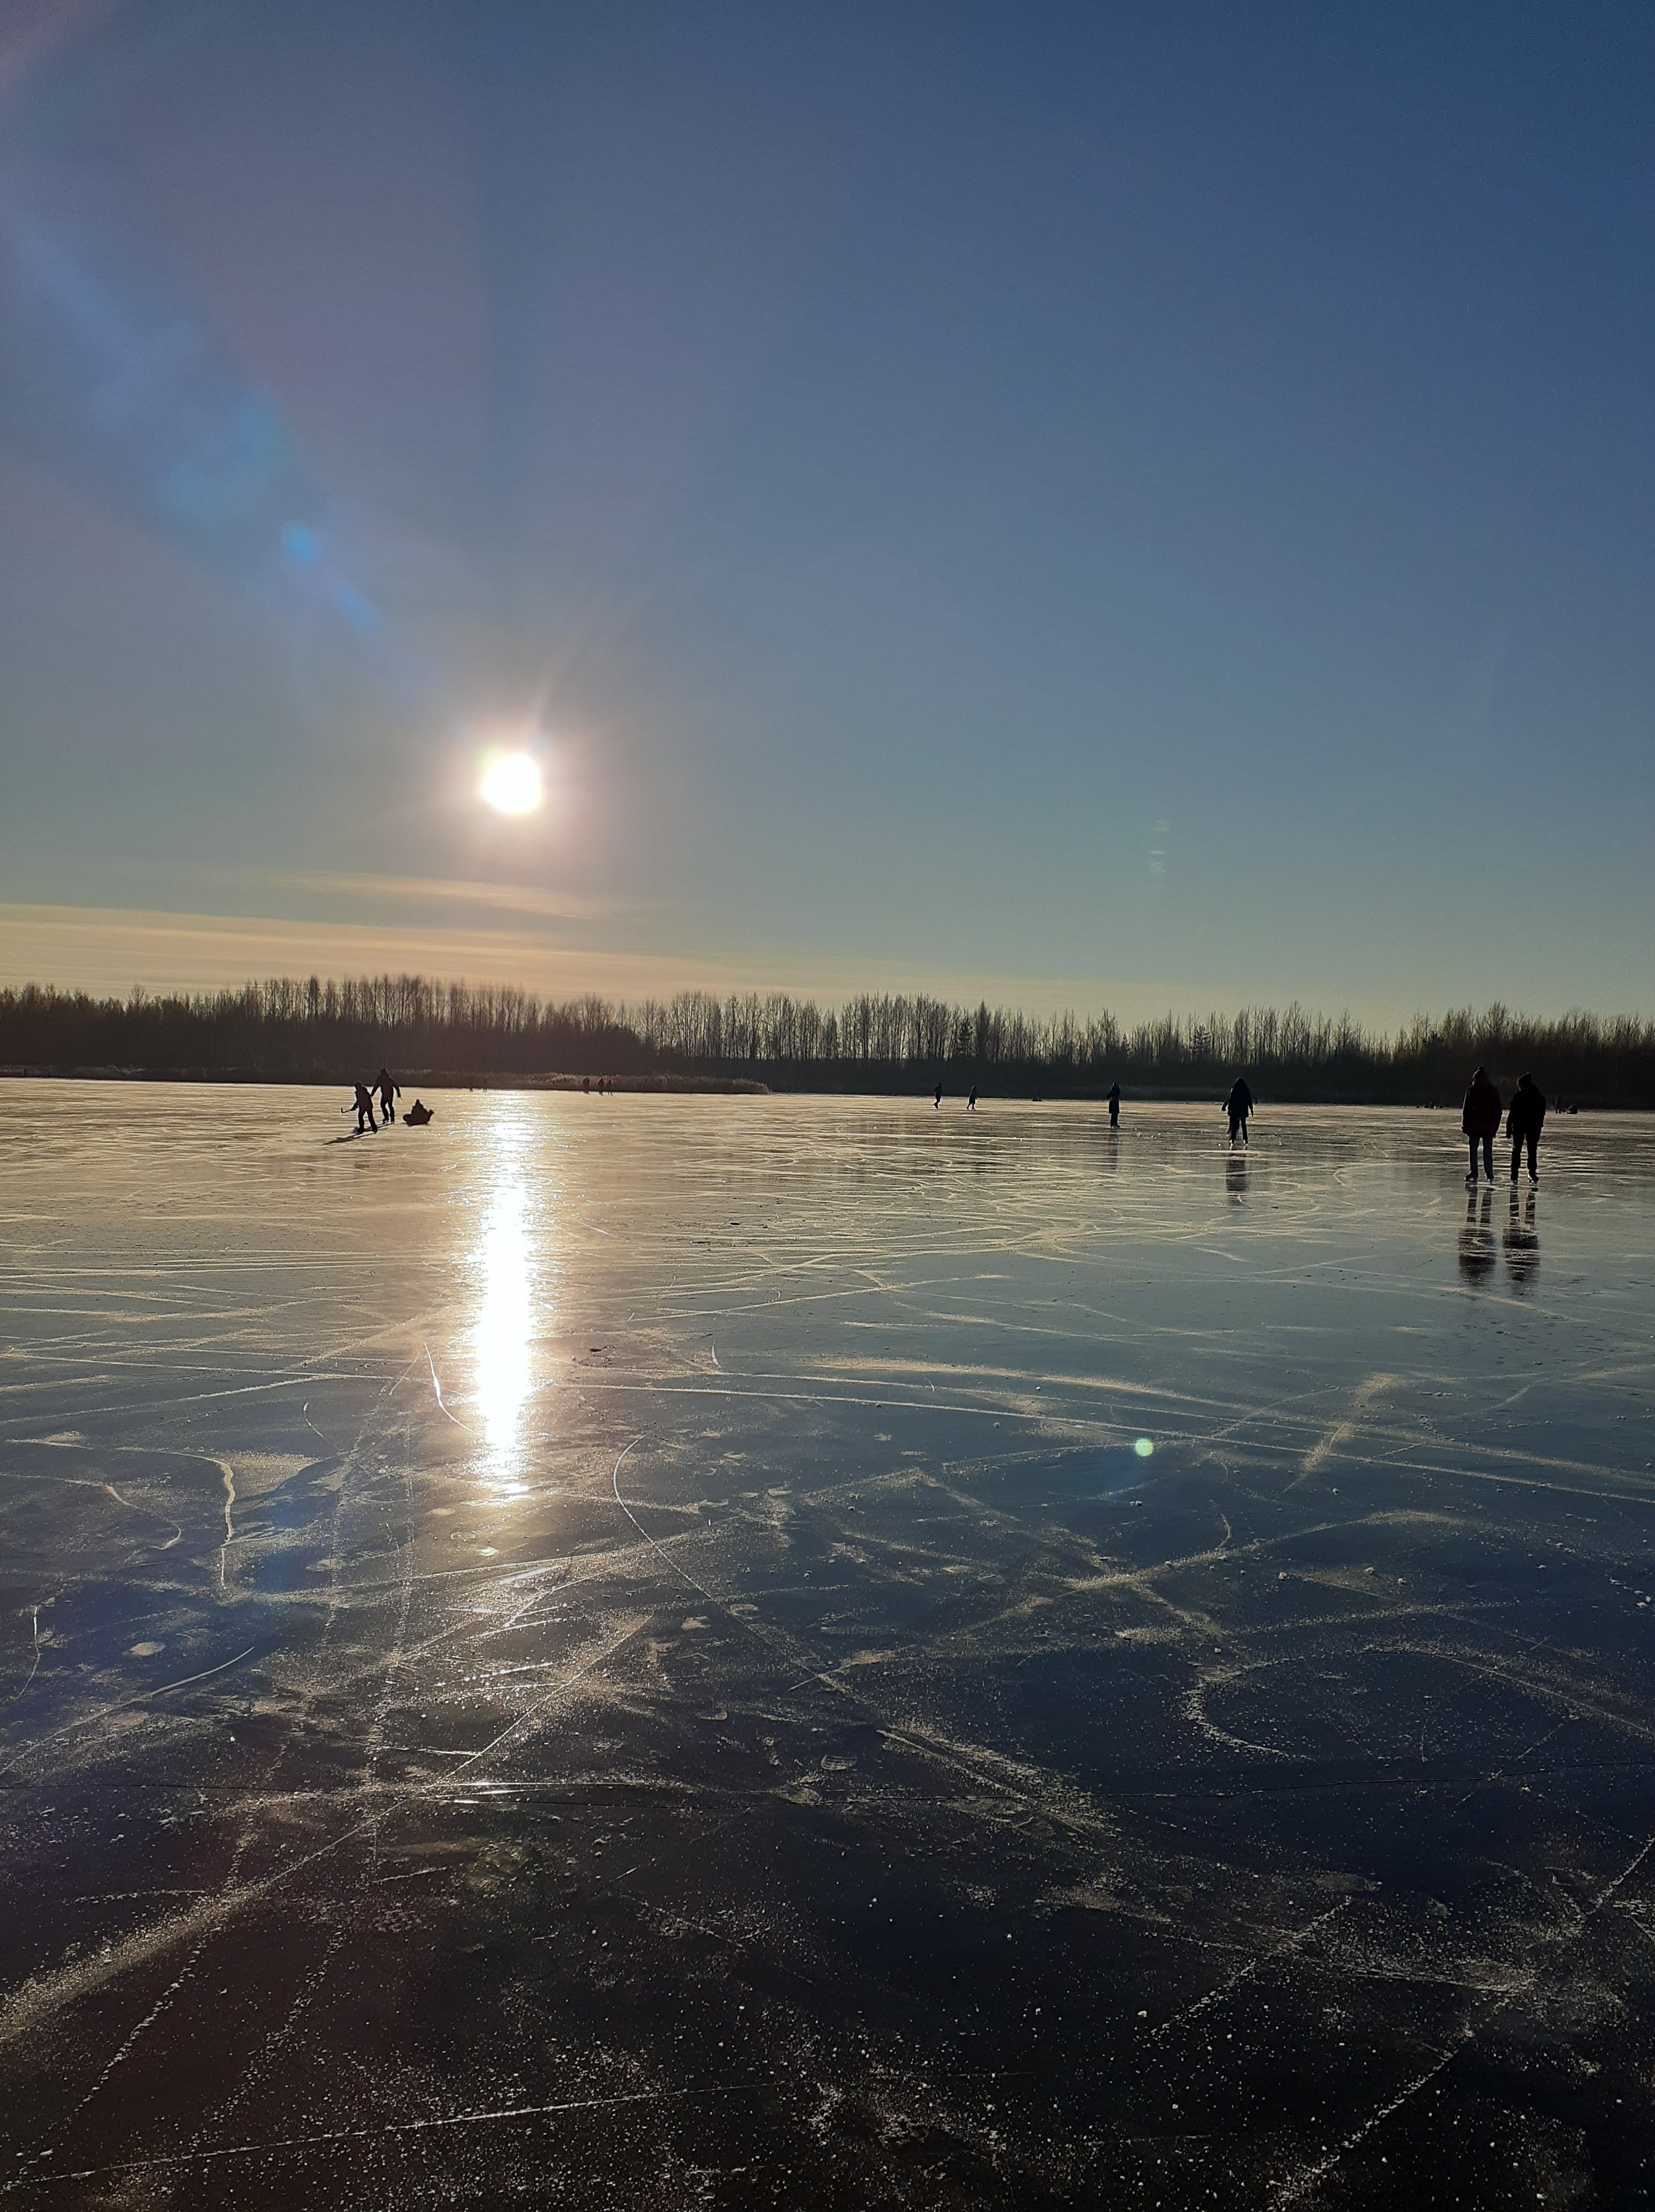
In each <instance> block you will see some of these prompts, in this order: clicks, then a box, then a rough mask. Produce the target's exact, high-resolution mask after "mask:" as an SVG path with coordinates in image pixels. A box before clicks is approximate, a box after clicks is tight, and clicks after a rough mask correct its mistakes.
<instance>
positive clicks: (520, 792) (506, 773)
mask: <svg viewBox="0 0 1655 2212" xmlns="http://www.w3.org/2000/svg"><path fill="white" fill-rule="evenodd" d="M482 789H483V796H484V799H486V800H487V801H488V803H489V805H490V806H492V807H493V808H494V810H495V811H496V813H497V814H532V812H533V811H534V810H535V808H536V807H537V806H538V805H539V804H540V798H541V785H540V764H539V763H538V761H535V760H532V759H531V758H530V757H529V756H528V754H527V753H502V755H501V756H500V757H499V759H498V760H495V761H490V763H489V766H488V768H487V769H485V771H484V777H483V786H482Z"/></svg>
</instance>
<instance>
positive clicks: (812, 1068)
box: [0, 975, 1655, 1107]
mask: <svg viewBox="0 0 1655 2212" xmlns="http://www.w3.org/2000/svg"><path fill="white" fill-rule="evenodd" d="M1479 1062H1481V1063H1482V1064H1483V1065H1484V1066H1487V1067H1488V1071H1489V1073H1491V1074H1492V1075H1493V1076H1494V1078H1495V1079H1496V1080H1497V1081H1499V1082H1500V1083H1502V1084H1503V1085H1506V1086H1507V1087H1508V1088H1509V1086H1510V1085H1512V1083H1513V1082H1514V1081H1515V1079H1516V1078H1517V1077H1518V1075H1519V1074H1520V1073H1523V1072H1524V1069H1532V1070H1533V1072H1534V1073H1535V1075H1536V1079H1537V1080H1538V1081H1539V1083H1540V1085H1541V1086H1542V1089H1543V1090H1546V1091H1549V1092H1550V1093H1551V1094H1552V1095H1553V1097H1563V1098H1565V1099H1567V1100H1568V1101H1569V1102H1571V1103H1577V1104H1580V1105H1586V1106H1590V1105H1604V1106H1609V1105H1612V1106H1642V1107H1649V1106H1655V1022H1650V1021H1646V1020H1643V1019H1640V1018H1637V1017H1635V1016H1630V1015H1628V1016H1620V1017H1615V1018H1604V1017H1603V1016H1600V1015H1597V1014H1588V1013H1571V1014H1566V1015H1564V1016H1563V1017H1561V1019H1558V1020H1555V1021H1540V1020H1536V1019H1533V1018H1530V1017H1529V1016H1527V1015H1523V1014H1514V1013H1512V1012H1510V1011H1509V1010H1508V1009H1507V1008H1506V1007H1505V1006H1488V1007H1486V1008H1485V1009H1484V1010H1483V1011H1482V1012H1481V1013H1478V1012H1473V1011H1472V1009H1471V1008H1469V1007H1465V1008H1463V1009H1462V1010H1461V1011H1459V1012H1455V1013H1450V1014H1446V1015H1445V1016H1443V1017H1442V1018H1440V1019H1439V1020H1430V1019H1427V1018H1426V1017H1425V1016H1423V1015H1421V1016H1419V1017H1418V1018H1416V1019H1415V1021H1414V1022H1413V1023H1412V1024H1410V1025H1409V1027H1408V1028H1407V1029H1405V1030H1402V1031H1400V1032H1399V1033H1398V1034H1396V1036H1382V1035H1378V1034H1376V1033H1374V1032H1372V1031H1371V1030H1365V1029H1363V1028H1362V1027H1360V1025H1359V1024H1356V1023H1354V1022H1353V1021H1352V1020H1351V1019H1350V1018H1349V1017H1348V1015H1341V1016H1340V1017H1339V1018H1337V1019H1336V1020H1335V1019H1330V1018H1329V1017H1328V1016H1326V1015H1323V1014H1309V1013H1306V1012H1305V1010H1304V1008H1303V1007H1302V1006H1298V1005H1293V1006H1289V1007H1287V1010H1286V1011H1285V1012H1281V1011H1279V1010H1278V1009H1276V1008H1275V1007H1274V1006H1252V1007H1246V1008H1244V1009H1243V1011H1242V1012H1239V1013H1238V1014H1231V1015H1226V1014H1216V1013H1214V1014H1207V1015H1202V1016H1183V1017H1180V1016H1177V1015H1175V1014H1171V1013H1169V1014H1165V1015H1163V1016H1162V1017H1161V1018H1159V1020H1155V1021H1147V1022H1137V1023H1134V1024H1123V1023H1122V1022H1119V1021H1117V1019H1116V1018H1115V1017H1114V1016H1113V1015H1112V1014H1108V1013H1104V1014H1098V1015H1096V1016H1094V1017H1093V1018H1092V1019H1090V1020H1087V1021H1084V1022H1083V1021H1079V1020H1077V1019H1076V1018H1075V1017H1074V1015H1073V1014H1069V1013H1063V1014H1057V1015H1053V1016H1050V1017H1044V1016H1037V1015H1029V1014H1025V1013H1021V1012H1017V1011H1015V1010H1007V1009H1006V1008H1004V1007H1000V1006H995V1007H990V1006H988V1005H986V1004H984V1005H980V1006H976V1007H970V1006H950V1005H948V1004H947V1003H946V1002H945V1001H944V1000H940V999H931V998H927V997H925V996H924V995H922V994H917V995H915V996H911V997H910V996H905V995H903V994H885V995H883V996H880V997H873V996H870V995H867V994H864V995H862V996H861V997H859V998H855V999H849V1000H846V1001H845V1002H844V1003H843V1005H842V1006H826V1007H824V1006H818V1005H817V1004H816V1002H815V1001H814V1000H810V999H796V998H794V997H792V996H790V995H789V994H788V993H786V992H780V991H773V992H768V993H763V994H761V993H757V992H749V993H746V994H736V995H734V996H732V997H727V998H720V997H718V996H716V995H715V994H713V993H711V992H706V991H681V992H679V993H678V994H677V995H676V996H675V997H673V998H671V999H666V1000H654V999H648V1000H644V1001H643V1002H642V1004H640V1005H632V1006H628V1005H615V1004H612V1003H611V1001H609V1000H605V999H600V998H596V997H593V996H587V997H585V998H580V999H571V1000H566V1001H563V1002H562V1003H554V1002H552V1001H551V1000H540V999H538V998H536V997H535V996H534V995H533V994H532V993H530V992H527V991H524V990H520V989H518V988H516V987H514V986H512V985H509V984H486V983H485V984H465V983H441V982H434V981H430V980H429V978H427V977H425V976H423V975H377V976H364V977H361V978H354V979H346V980H344V981H337V982H336V981H322V980H321V979H320V978H319V977H318V976H314V975H313V976H311V977H309V978H308V979H307V980H297V979H295V978H292V977H285V976H284V977H278V978H277V979H275V980H273V981H268V982H262V983H248V984H246V985H245V986H244V987H242V988H241V989H240V990H239V991H219V992H215V993H211V994H197V995H193V996H183V995H174V996H168V997H162V998H151V997H149V996H148V995H147V994H145V993H143V991H135V992H133V994H131V997H130V998H126V999H114V998H108V999H94V998H91V997H89V996H88V994H85V993H84V992H78V991H63V990H58V989H56V988H53V987H50V986H43V985H40V984H33V983H31V984H27V985H25V986H24V987H22V988H21V989H8V990H3V991H0V1066H7V1067H10V1068H12V1069H16V1068H19V1067H27V1068H39V1069H41V1070H43V1071H49V1072H56V1071H68V1070H71V1069H78V1070H96V1071H99V1072H106V1071H107V1072H120V1073H132V1074H147V1075H183V1076H196V1077H204V1078H217V1079H240V1080H247V1081H260V1080H262V1081H269V1082H330V1083H332V1082H339V1081H343V1080H344V1079H347V1078H351V1077H354V1076H355V1075H356V1073H359V1072H362V1073H373V1072H374V1070H375V1069H376V1068H378V1067H379V1066H380V1064H381V1063H384V1064H386V1065H387V1066H391V1067H392V1068H393V1069H395V1070H397V1071H399V1073H419V1074H421V1075H423V1076H425V1077H427V1078H429V1079H437V1078H441V1077H446V1078H448V1079H453V1080H456V1081H460V1082H464V1081H466V1080H470V1079H487V1078H500V1077H510V1076H514V1075H515V1076H545V1075H554V1074H571V1075H575V1076H582V1075H591V1076H599V1075H605V1076H615V1077H618V1078H621V1079H626V1078H629V1077H632V1078H636V1077H642V1076H663V1075H666V1076H684V1077H696V1076H702V1077H709V1076H710V1077H721V1078H724V1077H729V1076H744V1077H750V1078H753V1079H757V1080H758V1081H760V1082H763V1083H766V1084H768V1085H770V1086H771V1088H773V1089H777V1090H796V1091H916V1090H922V1089H929V1088H930V1087H931V1085H933V1084H934V1083H936V1082H938V1081H940V1082H942V1083H943V1084H944V1085H946V1087H947V1088H949V1089H950V1090H953V1091H963V1090H964V1089H965V1088H967V1087H968V1086H969V1085H972V1084H975V1085H977V1088H978V1090H979V1091H982V1092H983V1094H984V1095H985V1096H989V1097H992V1096H994V1095H995V1094H996V1093H998V1094H1001V1095H1005V1096H1018V1095H1022V1096H1028V1095H1031V1094H1032V1093H1036V1092H1037V1093H1039V1094H1040V1095H1041V1096H1043V1097H1096V1096H1098V1095H1099V1094H1100V1093H1101V1092H1102V1091H1104V1090H1105V1089H1106V1088H1107V1087H1108V1085H1110V1083H1112V1082H1114V1083H1119V1084H1120V1085H1121V1086H1122V1088H1123V1090H1124V1091H1135V1092H1137V1093H1138V1094H1139V1095H1141V1096H1159V1097H1214V1096H1216V1095H1218V1094H1219V1093H1220V1092H1221V1091H1224V1090H1226V1089H1227V1088H1228V1086H1229V1084H1230V1082H1231V1081H1232V1079H1233V1077H1234V1076H1235V1074H1236V1073H1238V1071H1244V1072H1245V1073H1246V1075H1247V1078H1248V1080H1249V1081H1250V1084H1251V1085H1252V1087H1253V1088H1254V1090H1255V1091H1256V1092H1258V1094H1259V1095H1260V1096H1261V1097H1264V1098H1275V1099H1281V1100H1302V1101H1318V1100H1319V1101H1323V1102H1335V1101H1344V1102H1349V1103H1374V1104H1384V1103H1390V1104H1396V1105H1419V1104H1430V1103H1437V1104H1443V1105H1446V1104H1449V1103H1453V1102H1454V1101H1456V1100H1457V1099H1458V1097H1459V1096H1460V1094H1461V1092H1462V1091H1463V1089H1464V1087H1465V1084H1466V1081H1467V1079H1468V1077H1469V1073H1470V1071H1471V1069H1472V1068H1473V1067H1474V1066H1476V1065H1477V1064H1478V1063H1479Z"/></svg>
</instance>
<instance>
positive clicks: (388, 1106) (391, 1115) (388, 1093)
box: [374, 1067, 402, 1129]
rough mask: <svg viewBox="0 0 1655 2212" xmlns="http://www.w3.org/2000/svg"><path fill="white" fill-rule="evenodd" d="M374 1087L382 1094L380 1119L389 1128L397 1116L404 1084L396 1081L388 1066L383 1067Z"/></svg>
mask: <svg viewBox="0 0 1655 2212" xmlns="http://www.w3.org/2000/svg"><path fill="white" fill-rule="evenodd" d="M374 1089H375V1090H376V1091H378V1092H379V1094H380V1121H383V1122H384V1124H385V1126H386V1128H387V1129H388V1128H389V1127H391V1125H392V1122H393V1121H395V1120H396V1118H397V1101H398V1099H399V1098H400V1097H401V1096H402V1085H401V1084H399V1082H397V1081H396V1079H394V1077H393V1076H392V1073H391V1071H390V1069H389V1068H388V1067H382V1068H381V1069H380V1079H379V1081H378V1082H377V1083H376V1084H375V1085H374Z"/></svg>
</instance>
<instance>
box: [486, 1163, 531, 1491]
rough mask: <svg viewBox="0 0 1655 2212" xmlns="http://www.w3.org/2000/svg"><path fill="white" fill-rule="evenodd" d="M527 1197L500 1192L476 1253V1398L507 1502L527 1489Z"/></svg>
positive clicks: (494, 1473)
mask: <svg viewBox="0 0 1655 2212" xmlns="http://www.w3.org/2000/svg"><path fill="white" fill-rule="evenodd" d="M527 1206H528V1194H527V1192H526V1190H525V1189H524V1188H523V1186H522V1184H521V1183H507V1184H504V1185H502V1188H500V1189H498V1190H496V1193H495V1194H494V1198H493V1200H492V1201H491V1203H490V1207H489V1214H488V1219H487V1221H486V1222H485V1223H484V1230H483V1237H482V1241H481V1243H480V1244H479V1246H478V1257H479V1259H480V1261H481V1262H482V1275H483V1301H482V1304H481V1305H480V1306H479V1307H478V1316H477V1326H476V1330H475V1341H476V1346H477V1396H478V1407H479V1409H480V1411H481V1413H482V1416H483V1434H484V1441H485V1443H487V1445H488V1449H489V1467H488V1470H487V1474H488V1479H489V1480H490V1483H491V1484H492V1485H493V1486H495V1487H496V1489H498V1490H500V1491H502V1492H503V1493H504V1494H505V1495H507V1496H508V1497H520V1496H521V1495H522V1493H523V1492H524V1491H525V1489H526V1484H524V1483H523V1482H522V1481H521V1480H520V1479H519V1469H518V1460H517V1438H518V1428H519V1425H520V1419H521V1416H522V1410H523V1401H524V1400H525V1399H526V1397H527V1396H528V1395H529V1324H530V1318H531V1310H532V1303H533V1300H532V1290H531V1285H530V1281H529V1239H528V1225H527V1221H526V1213H527Z"/></svg>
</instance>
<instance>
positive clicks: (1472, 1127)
mask: <svg viewBox="0 0 1655 2212" xmlns="http://www.w3.org/2000/svg"><path fill="white" fill-rule="evenodd" d="M1460 1127H1461V1128H1462V1129H1463V1131H1464V1133H1465V1135H1466V1137H1467V1138H1468V1139H1469V1142H1470V1146H1471V1172H1470V1174H1469V1176H1466V1178H1465V1180H1466V1181H1467V1182H1476V1179H1477V1146H1478V1145H1479V1143H1480V1144H1481V1145H1482V1164H1483V1165H1484V1167H1485V1168H1486V1169H1487V1170H1488V1180H1489V1182H1493V1181H1494V1139H1495V1138H1496V1137H1497V1136H1498V1135H1499V1134H1500V1093H1499V1091H1496V1090H1495V1088H1494V1085H1493V1084H1492V1083H1491V1082H1490V1081H1489V1080H1488V1069H1487V1068H1486V1067H1480V1068H1478V1070H1477V1071H1476V1074H1475V1075H1474V1076H1473V1077H1472V1078H1471V1087H1470V1089H1469V1091H1467V1092H1466V1094H1465V1103H1464V1105H1463V1106H1462V1107H1461V1109H1460Z"/></svg>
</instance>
